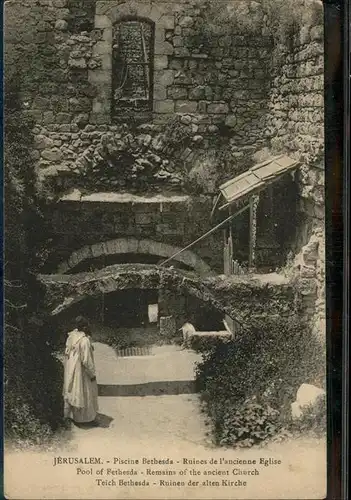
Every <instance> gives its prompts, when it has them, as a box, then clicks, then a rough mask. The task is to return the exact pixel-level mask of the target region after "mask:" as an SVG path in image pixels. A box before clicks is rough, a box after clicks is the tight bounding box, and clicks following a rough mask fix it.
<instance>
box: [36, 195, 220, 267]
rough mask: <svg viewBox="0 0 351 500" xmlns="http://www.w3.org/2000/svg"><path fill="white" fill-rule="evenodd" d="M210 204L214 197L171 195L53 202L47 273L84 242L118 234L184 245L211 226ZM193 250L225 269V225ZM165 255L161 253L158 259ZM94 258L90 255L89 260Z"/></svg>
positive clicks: (82, 246) (95, 241) (48, 217)
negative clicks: (140, 199)
mask: <svg viewBox="0 0 351 500" xmlns="http://www.w3.org/2000/svg"><path fill="white" fill-rule="evenodd" d="M211 209H212V198H208V197H202V198H198V199H197V200H194V199H193V200H191V199H190V198H187V199H185V200H183V201H182V200H180V201H178V202H174V201H173V202H172V198H170V199H169V201H168V202H167V199H166V198H165V199H164V201H163V202H162V201H161V202H155V201H154V202H151V201H150V202H149V203H147V200H143V202H142V203H135V202H133V201H132V200H131V201H130V202H129V203H128V202H123V203H118V202H115V203H114V202H111V201H108V202H106V201H100V202H99V201H96V202H93V201H90V202H79V201H61V202H59V203H58V204H52V205H50V206H48V208H47V211H46V213H45V217H46V219H47V220H50V221H51V227H52V234H51V236H52V239H51V242H50V249H51V251H52V252H51V255H50V256H49V258H48V265H47V271H46V272H55V270H56V269H57V266H58V265H59V264H60V263H61V262H62V261H65V260H67V259H69V257H70V255H71V254H72V252H74V251H78V250H81V249H82V248H84V247H86V245H94V244H95V245H96V244H98V243H99V242H107V241H109V240H115V239H116V238H126V237H128V238H133V239H136V240H143V239H148V240H152V241H154V242H159V243H164V244H168V245H173V246H176V247H180V248H183V247H185V246H186V245H187V244H189V243H191V242H192V241H194V240H195V239H196V238H198V237H199V236H201V235H203V234H204V233H205V232H206V231H208V230H209V229H211V227H213V226H212V224H211V220H210V214H211ZM97 246H98V245H97ZM156 247H157V245H155V251H156ZM192 250H193V252H195V254H196V255H197V256H198V257H199V258H200V259H203V260H204V262H205V263H207V265H208V266H209V267H210V268H211V269H212V270H213V271H216V272H217V273H221V272H222V270H223V263H222V260H223V250H222V234H221V230H219V231H218V232H217V233H214V234H213V235H211V236H210V237H208V238H206V239H204V240H202V241H201V242H199V243H198V244H197V245H196V247H194V248H193V249H192ZM88 253H89V252H88ZM127 253H133V252H127ZM150 254H151V251H150ZM155 255H157V253H155ZM96 256H97V255H96ZM165 256H166V255H164V254H160V255H159V257H160V260H162V258H163V257H165ZM169 256H170V255H169ZM92 257H94V256H93V255H90V254H89V255H88V256H87V259H89V258H92ZM184 263H185V264H186V262H184ZM188 263H189V262H188Z"/></svg>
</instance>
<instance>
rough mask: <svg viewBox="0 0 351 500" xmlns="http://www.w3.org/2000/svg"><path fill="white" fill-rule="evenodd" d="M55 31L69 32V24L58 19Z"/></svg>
mask: <svg viewBox="0 0 351 500" xmlns="http://www.w3.org/2000/svg"><path fill="white" fill-rule="evenodd" d="M55 29H57V31H67V30H68V23H67V21H65V20H64V19H58V20H57V21H56V23H55Z"/></svg>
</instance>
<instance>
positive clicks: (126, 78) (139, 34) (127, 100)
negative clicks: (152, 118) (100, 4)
mask: <svg viewBox="0 0 351 500" xmlns="http://www.w3.org/2000/svg"><path fill="white" fill-rule="evenodd" d="M153 52H154V24H153V23H151V22H150V21H146V20H140V19H134V20H124V21H121V22H119V23H117V24H115V25H114V30H113V50H112V57H113V65H112V69H113V78H112V87H113V94H112V95H113V102H112V114H113V115H114V116H118V114H120V113H121V112H123V111H126V112H130V111H131V110H135V111H141V112H142V111H151V110H152V93H153V78H152V75H153Z"/></svg>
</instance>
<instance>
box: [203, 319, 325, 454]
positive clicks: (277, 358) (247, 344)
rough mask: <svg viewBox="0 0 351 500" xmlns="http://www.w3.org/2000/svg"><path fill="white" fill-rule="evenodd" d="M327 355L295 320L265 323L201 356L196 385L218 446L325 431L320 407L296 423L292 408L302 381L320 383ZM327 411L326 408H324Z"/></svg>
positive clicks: (268, 320)
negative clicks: (301, 432)
mask: <svg viewBox="0 0 351 500" xmlns="http://www.w3.org/2000/svg"><path fill="white" fill-rule="evenodd" d="M324 366H325V353H324V349H323V347H322V346H321V345H320V344H319V342H318V340H317V339H315V338H314V337H313V336H312V335H311V333H310V331H309V330H308V328H307V327H306V326H304V325H301V324H300V323H299V321H297V320H296V321H295V320H294V321H292V320H289V321H287V320H282V319H268V318H267V320H266V322H265V325H264V327H263V328H262V329H260V330H256V331H251V334H250V333H249V332H246V333H245V334H244V335H242V336H241V337H240V338H238V339H236V340H234V341H232V342H229V343H223V342H222V343H218V344H217V345H216V346H215V347H213V348H210V349H209V350H208V351H207V352H205V353H204V358H203V361H202V362H201V363H200V364H199V365H198V367H197V384H198V388H199V390H200V392H201V393H202V398H203V400H204V402H205V408H206V411H207V413H208V415H209V417H210V419H211V421H212V423H213V431H214V439H215V442H216V443H217V444H221V445H232V446H248V447H250V446H252V445H254V444H258V443H260V442H264V441H267V440H268V439H271V438H273V437H274V436H278V435H279V434H280V435H281V434H282V432H284V430H289V431H291V432H300V431H304V432H306V431H316V432H317V431H318V432H320V433H321V432H323V431H324V430H325V412H324V411H323V404H322V403H321V406H320V407H318V408H317V409H313V410H311V412H312V413H311V415H310V416H309V417H306V418H305V419H304V420H303V421H301V422H300V423H294V422H293V421H292V420H291V417H290V415H291V408H290V405H291V403H292V402H293V401H295V397H296V392H297V389H298V388H299V386H300V385H301V384H302V383H311V384H315V385H317V386H319V387H323V385H324ZM324 408H325V407H324Z"/></svg>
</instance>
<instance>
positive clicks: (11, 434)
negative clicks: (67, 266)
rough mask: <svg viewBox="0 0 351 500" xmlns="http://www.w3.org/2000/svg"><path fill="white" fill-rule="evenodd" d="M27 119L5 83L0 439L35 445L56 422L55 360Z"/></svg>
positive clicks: (12, 83)
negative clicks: (40, 279)
mask: <svg viewBox="0 0 351 500" xmlns="http://www.w3.org/2000/svg"><path fill="white" fill-rule="evenodd" d="M32 127H33V123H32V122H31V120H30V119H28V118H27V117H26V116H25V114H24V113H23V109H22V107H21V105H20V88H19V86H18V81H16V80H15V79H13V80H12V79H11V80H7V81H6V87H5V161H4V184H5V189H6V196H5V203H4V211H5V231H6V242H5V252H4V264H5V265H4V283H5V287H4V291H5V342H4V348H5V355H4V384H5V398H4V406H5V415H6V418H5V437H7V438H11V439H12V440H13V441H14V442H20V443H23V442H31V443H40V442H42V441H44V440H46V439H47V438H49V437H50V435H51V433H52V430H54V429H57V428H58V426H59V425H60V422H61V415H62V411H61V399H62V398H61V373H60V368H61V364H60V363H59V362H58V361H57V360H55V359H54V358H53V357H52V356H51V347H50V345H49V341H48V339H49V334H48V331H49V330H48V328H47V327H46V325H45V316H44V314H43V312H42V311H41V307H40V305H41V293H42V292H41V289H40V288H39V286H38V284H37V282H36V279H35V272H36V270H37V269H38V268H39V267H40V264H41V261H42V257H43V255H42V253H41V248H42V245H43V240H42V239H43V234H47V230H46V228H45V227H44V225H43V222H42V217H41V212H40V206H41V200H40V199H38V197H37V195H36V192H35V181H34V169H33V166H32V164H31V159H30V158H31V153H32V142H33V134H32Z"/></svg>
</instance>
